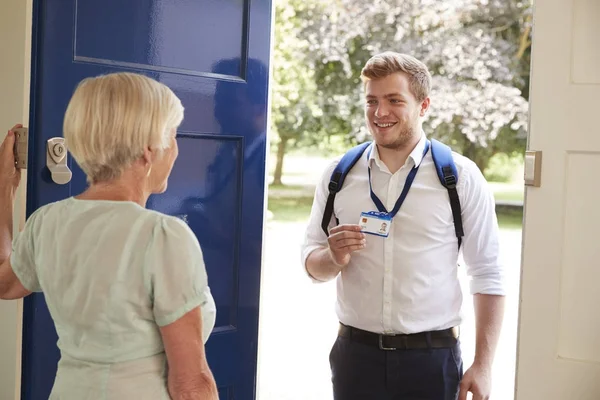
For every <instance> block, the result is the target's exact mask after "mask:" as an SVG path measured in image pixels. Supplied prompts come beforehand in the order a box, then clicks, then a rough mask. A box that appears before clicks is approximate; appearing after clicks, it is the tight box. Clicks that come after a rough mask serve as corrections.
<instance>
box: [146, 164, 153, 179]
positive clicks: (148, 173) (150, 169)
mask: <svg viewBox="0 0 600 400" xmlns="http://www.w3.org/2000/svg"><path fill="white" fill-rule="evenodd" d="M151 172H152V165H151V166H150V168H148V172H147V173H146V178H149V177H150V173H151Z"/></svg>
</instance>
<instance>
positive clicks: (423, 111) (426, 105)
mask: <svg viewBox="0 0 600 400" xmlns="http://www.w3.org/2000/svg"><path fill="white" fill-rule="evenodd" d="M430 103H431V99H430V98H429V97H426V98H425V100H423V101H422V102H421V110H420V111H419V115H420V116H421V117H424V116H425V114H426V113H427V110H429V104H430Z"/></svg>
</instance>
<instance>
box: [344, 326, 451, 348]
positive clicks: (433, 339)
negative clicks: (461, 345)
mask: <svg viewBox="0 0 600 400" xmlns="http://www.w3.org/2000/svg"><path fill="white" fill-rule="evenodd" d="M458 334H459V330H458V327H454V328H449V329H445V330H443V331H431V332H421V333H412V334H409V335H403V334H401V335H381V334H378V333H373V332H368V331H363V330H362V329H358V328H353V327H351V326H347V325H344V324H340V329H339V331H338V335H339V336H340V337H343V338H347V339H349V340H351V341H353V342H357V343H362V344H366V345H371V346H375V347H378V348H379V349H381V350H409V349H430V348H433V349H441V348H449V347H454V346H455V345H456V343H457V341H458Z"/></svg>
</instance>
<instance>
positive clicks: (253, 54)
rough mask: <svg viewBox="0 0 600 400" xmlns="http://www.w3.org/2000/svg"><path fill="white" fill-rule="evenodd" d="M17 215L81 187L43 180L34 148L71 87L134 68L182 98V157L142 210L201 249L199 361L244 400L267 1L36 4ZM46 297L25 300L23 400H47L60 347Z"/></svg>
mask: <svg viewBox="0 0 600 400" xmlns="http://www.w3.org/2000/svg"><path fill="white" fill-rule="evenodd" d="M33 27H34V30H33V38H34V40H33V49H32V82H31V83H32V93H31V116H30V121H29V127H30V131H31V134H32V140H31V141H30V143H31V148H30V165H29V169H28V178H29V180H28V195H27V196H28V198H27V212H28V214H31V213H32V212H33V211H35V210H36V209H37V208H38V207H40V206H42V205H44V204H47V203H49V202H52V201H56V200H60V199H64V198H66V197H68V196H71V195H75V194H77V193H80V192H81V191H83V190H84V189H85V187H86V180H85V176H84V174H83V173H82V171H81V170H80V169H79V168H78V167H77V165H76V164H75V163H74V162H73V160H71V159H70V160H69V165H70V168H71V170H72V171H73V177H72V180H71V182H70V183H68V184H66V185H57V184H55V183H53V182H52V180H51V177H50V173H49V171H48V169H47V168H46V141H47V140H48V139H50V138H52V137H60V136H62V131H61V129H62V128H61V127H62V119H63V115H64V112H65V109H66V106H67V103H68V101H69V99H70V96H71V94H72V93H73V90H74V88H75V86H76V85H77V83H78V82H80V81H81V80H82V79H83V78H86V77H89V76H96V75H99V74H104V73H110V72H115V71H124V70H128V71H134V72H138V73H143V74H146V75H148V76H150V77H152V78H154V79H157V80H158V81H160V82H163V83H165V84H166V85H168V86H169V87H171V88H172V89H173V91H174V92H175V93H176V94H177V95H178V96H179V97H180V98H181V99H182V102H183V105H184V107H185V120H184V122H183V124H182V126H181V127H180V131H179V132H178V141H179V149H180V155H179V159H178V161H177V162H176V163H175V167H174V170H173V174H172V176H171V179H170V181H169V189H168V191H167V193H165V194H163V195H160V196H156V197H151V198H150V200H149V203H148V207H150V208H152V209H155V210H159V211H162V212H165V213H167V214H170V215H174V216H178V217H179V218H181V219H183V220H184V221H186V222H187V223H188V224H189V225H190V227H191V228H192V230H193V231H194V232H195V234H196V235H197V237H198V239H199V241H200V244H201V246H202V248H203V251H204V255H205V261H206V266H207V270H208V275H209V284H210V286H211V289H212V292H213V295H214V297H215V301H216V303H217V308H218V317H217V323H216V327H215V331H214V333H213V336H212V337H211V339H210V340H209V342H208V344H207V354H208V362H209V364H210V366H211V368H212V370H213V373H214V375H215V378H216V380H217V384H218V386H219V391H220V398H221V399H240V400H242V399H254V398H255V379H256V356H257V333H258V304H259V282H260V269H261V247H262V230H263V204H264V194H265V154H266V146H267V144H266V124H267V93H268V91H267V87H268V76H269V73H268V71H269V52H270V43H269V41H270V29H271V0H252V1H251V0H193V1H192V0H135V1H123V0H102V1H98V0H34V17H33ZM56 341H57V335H56V332H55V329H54V325H53V323H52V320H51V318H50V315H49V313H48V310H47V308H46V304H45V302H44V296H43V295H41V294H34V295H32V296H29V297H28V298H27V299H26V300H25V310H24V331H23V366H22V368H23V370H22V394H23V399H27V400H42V399H44V400H45V399H47V398H48V396H49V393H50V390H51V387H52V385H53V382H54V377H55V372H56V365H57V361H58V359H59V352H58V349H57V347H56Z"/></svg>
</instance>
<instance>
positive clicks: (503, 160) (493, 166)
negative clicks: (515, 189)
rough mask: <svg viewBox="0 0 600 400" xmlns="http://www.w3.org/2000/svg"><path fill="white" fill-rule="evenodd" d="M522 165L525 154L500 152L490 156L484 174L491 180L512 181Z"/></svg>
mask: <svg viewBox="0 0 600 400" xmlns="http://www.w3.org/2000/svg"><path fill="white" fill-rule="evenodd" d="M522 166H523V155H522V154H521V153H515V154H512V155H508V154H506V153H498V154H495V155H494V156H492V157H491V158H490V160H489V162H488V164H487V167H486V168H485V170H484V175H485V178H486V179H487V180H488V181H489V182H510V181H512V180H513V179H514V177H515V174H516V173H517V171H518V170H519V168H521V167H522Z"/></svg>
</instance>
